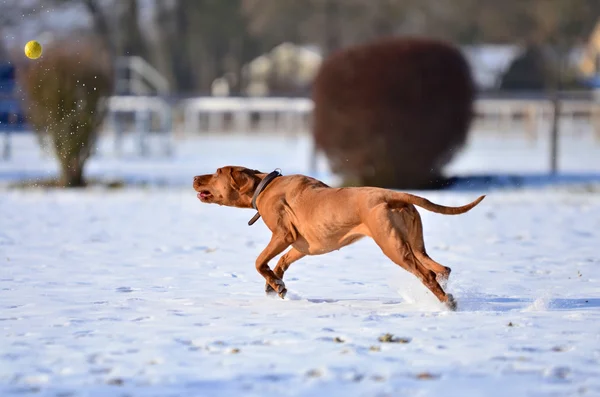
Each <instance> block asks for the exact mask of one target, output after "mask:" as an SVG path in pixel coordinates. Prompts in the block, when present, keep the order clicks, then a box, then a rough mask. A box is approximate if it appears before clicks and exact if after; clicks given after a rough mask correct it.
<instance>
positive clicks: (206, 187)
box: [193, 166, 485, 309]
mask: <svg viewBox="0 0 600 397" xmlns="http://www.w3.org/2000/svg"><path fill="white" fill-rule="evenodd" d="M265 182H268V184H267V185H266V186H264V184H265ZM193 186H194V190H196V191H197V192H198V194H197V196H198V198H199V199H200V201H202V202H203V203H214V204H219V205H226V206H229V207H238V208H253V207H254V208H256V209H257V211H258V213H259V214H260V215H261V216H262V218H263V220H264V223H265V224H266V225H267V227H268V228H269V229H270V230H271V232H272V233H273V235H272V236H271V241H270V242H269V244H268V245H267V246H266V248H265V249H264V250H263V251H262V252H261V253H260V255H259V256H258V258H257V259H256V270H258V272H259V273H260V274H261V275H262V276H263V277H264V278H265V280H266V292H267V293H277V294H279V296H280V297H282V298H283V297H284V296H285V294H286V292H287V290H286V288H285V284H284V283H283V280H282V279H283V275H284V273H285V271H286V270H287V269H288V268H289V267H290V265H291V264H292V263H293V262H295V261H297V260H298V259H300V258H302V257H304V256H305V255H320V254H325V253H328V252H331V251H333V250H339V249H340V248H342V247H344V246H346V245H349V244H352V243H353V242H355V241H357V240H359V239H360V238H362V237H365V236H369V237H371V238H373V240H375V242H376V243H377V245H378V246H379V247H380V248H381V250H382V251H383V253H384V254H385V255H387V257H388V258H390V259H391V260H392V261H393V262H394V263H396V264H397V265H399V266H401V267H402V268H404V269H406V270H408V271H409V272H411V273H412V274H414V275H415V276H417V277H418V278H419V279H420V280H421V282H422V283H423V284H424V285H425V286H426V287H427V288H429V290H430V291H431V292H433V294H434V295H435V296H436V297H437V298H438V299H439V300H440V301H441V302H445V303H446V304H447V306H448V307H449V308H451V309H455V308H456V303H455V301H454V299H453V298H452V295H450V294H446V293H445V292H444V291H443V289H442V287H441V286H440V284H439V283H438V282H444V281H445V280H447V278H448V276H449V275H450V268H448V267H445V266H442V265H440V264H439V263H437V262H436V261H434V260H433V259H431V258H430V257H429V256H428V255H427V253H426V251H425V245H424V242H423V225H422V223H421V217H420V216H419V212H418V211H417V210H416V208H415V205H417V206H419V207H421V208H424V209H426V210H429V211H432V212H436V213H439V214H445V215H456V214H462V213H465V212H467V211H469V210H470V209H471V208H473V207H475V206H476V205H477V204H479V202H481V200H483V198H484V197H485V196H481V197H479V198H478V199H477V200H475V201H473V202H472V203H470V204H467V205H464V206H462V207H445V206H442V205H438V204H434V203H432V202H430V201H428V200H426V199H424V198H422V197H418V196H415V195H412V194H408V193H400V192H396V191H392V190H387V189H381V188H374V187H352V188H331V187H329V186H327V185H326V184H324V183H323V182H320V181H318V180H316V179H314V178H310V177H307V176H303V175H290V176H279V175H278V174H273V173H271V174H267V173H263V172H259V171H256V170H251V169H248V168H244V167H237V166H227V167H222V168H219V169H218V170H217V172H215V173H214V174H210V175H200V176H196V177H194V183H193ZM253 202H254V204H255V205H254V206H253ZM257 215H258V214H257ZM290 246H291V248H290V249H289V250H288V251H287V252H286V253H285V254H284V255H282V256H281V258H280V259H279V262H278V263H277V265H276V266H275V268H274V269H273V270H271V268H270V267H269V261H270V260H271V259H273V258H274V257H276V256H277V255H279V254H281V253H282V252H283V251H284V250H285V249H286V248H288V247H290Z"/></svg>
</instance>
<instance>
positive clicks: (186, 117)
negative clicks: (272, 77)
mask: <svg viewBox="0 0 600 397" xmlns="http://www.w3.org/2000/svg"><path fill="white" fill-rule="evenodd" d="M180 106H181V108H182V111H183V129H184V131H185V133H186V134H189V133H201V132H219V131H224V130H229V131H236V132H249V131H252V130H255V131H261V132H280V133H284V134H298V133H303V132H307V131H309V129H310V116H311V114H312V110H313V103H312V101H311V100H310V99H306V98H218V97H204V98H193V99H188V100H184V101H183V102H182V103H181V105H180Z"/></svg>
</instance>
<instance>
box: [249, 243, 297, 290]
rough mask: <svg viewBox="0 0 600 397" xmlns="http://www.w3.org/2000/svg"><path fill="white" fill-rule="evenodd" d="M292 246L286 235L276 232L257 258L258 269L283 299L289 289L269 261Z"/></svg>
mask: <svg viewBox="0 0 600 397" xmlns="http://www.w3.org/2000/svg"><path fill="white" fill-rule="evenodd" d="M289 246H290V242H288V241H287V239H286V238H285V237H280V236H277V235H275V234H273V236H272V237H271V241H270V242H269V244H268V245H267V246H266V247H265V249H264V250H263V251H262V252H261V253H260V255H259V256H258V258H256V270H258V272H259V273H260V274H261V275H262V276H263V277H264V278H265V280H266V281H267V284H268V285H269V286H270V287H271V288H273V290H274V291H277V294H278V295H279V296H280V297H281V299H283V298H284V297H285V294H286V293H287V290H286V288H285V284H284V283H283V280H282V279H281V278H279V277H277V275H276V274H275V273H274V272H273V270H271V268H270V267H269V261H270V260H271V259H273V258H275V257H276V256H277V255H279V254H281V253H282V252H283V251H284V250H285V249H286V248H287V247H289Z"/></svg>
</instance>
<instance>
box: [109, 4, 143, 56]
mask: <svg viewBox="0 0 600 397" xmlns="http://www.w3.org/2000/svg"><path fill="white" fill-rule="evenodd" d="M116 4H117V7H118V12H117V21H118V23H117V25H118V29H117V33H118V38H117V43H118V54H119V55H127V56H132V55H137V56H140V57H142V58H144V59H146V60H147V59H148V58H147V57H148V50H147V46H146V42H145V40H144V35H143V34H142V31H141V29H140V22H139V13H138V11H139V7H138V1H137V0H119V1H118V2H117V3H116Z"/></svg>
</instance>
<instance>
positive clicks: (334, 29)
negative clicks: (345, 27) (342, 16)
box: [323, 0, 342, 55]
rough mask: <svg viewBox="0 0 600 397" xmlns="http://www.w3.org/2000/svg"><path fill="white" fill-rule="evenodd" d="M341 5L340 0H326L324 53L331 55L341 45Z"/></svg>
mask: <svg viewBox="0 0 600 397" xmlns="http://www.w3.org/2000/svg"><path fill="white" fill-rule="evenodd" d="M339 12H340V6H339V4H338V0H325V10H324V13H323V17H324V18H325V23H324V26H325V31H324V35H323V36H324V37H325V45H324V51H323V52H324V54H325V55H329V54H331V53H332V52H334V51H336V50H338V49H339V48H340V47H341V45H342V44H341V40H340V34H341V32H340V26H339V16H338V14H339Z"/></svg>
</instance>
